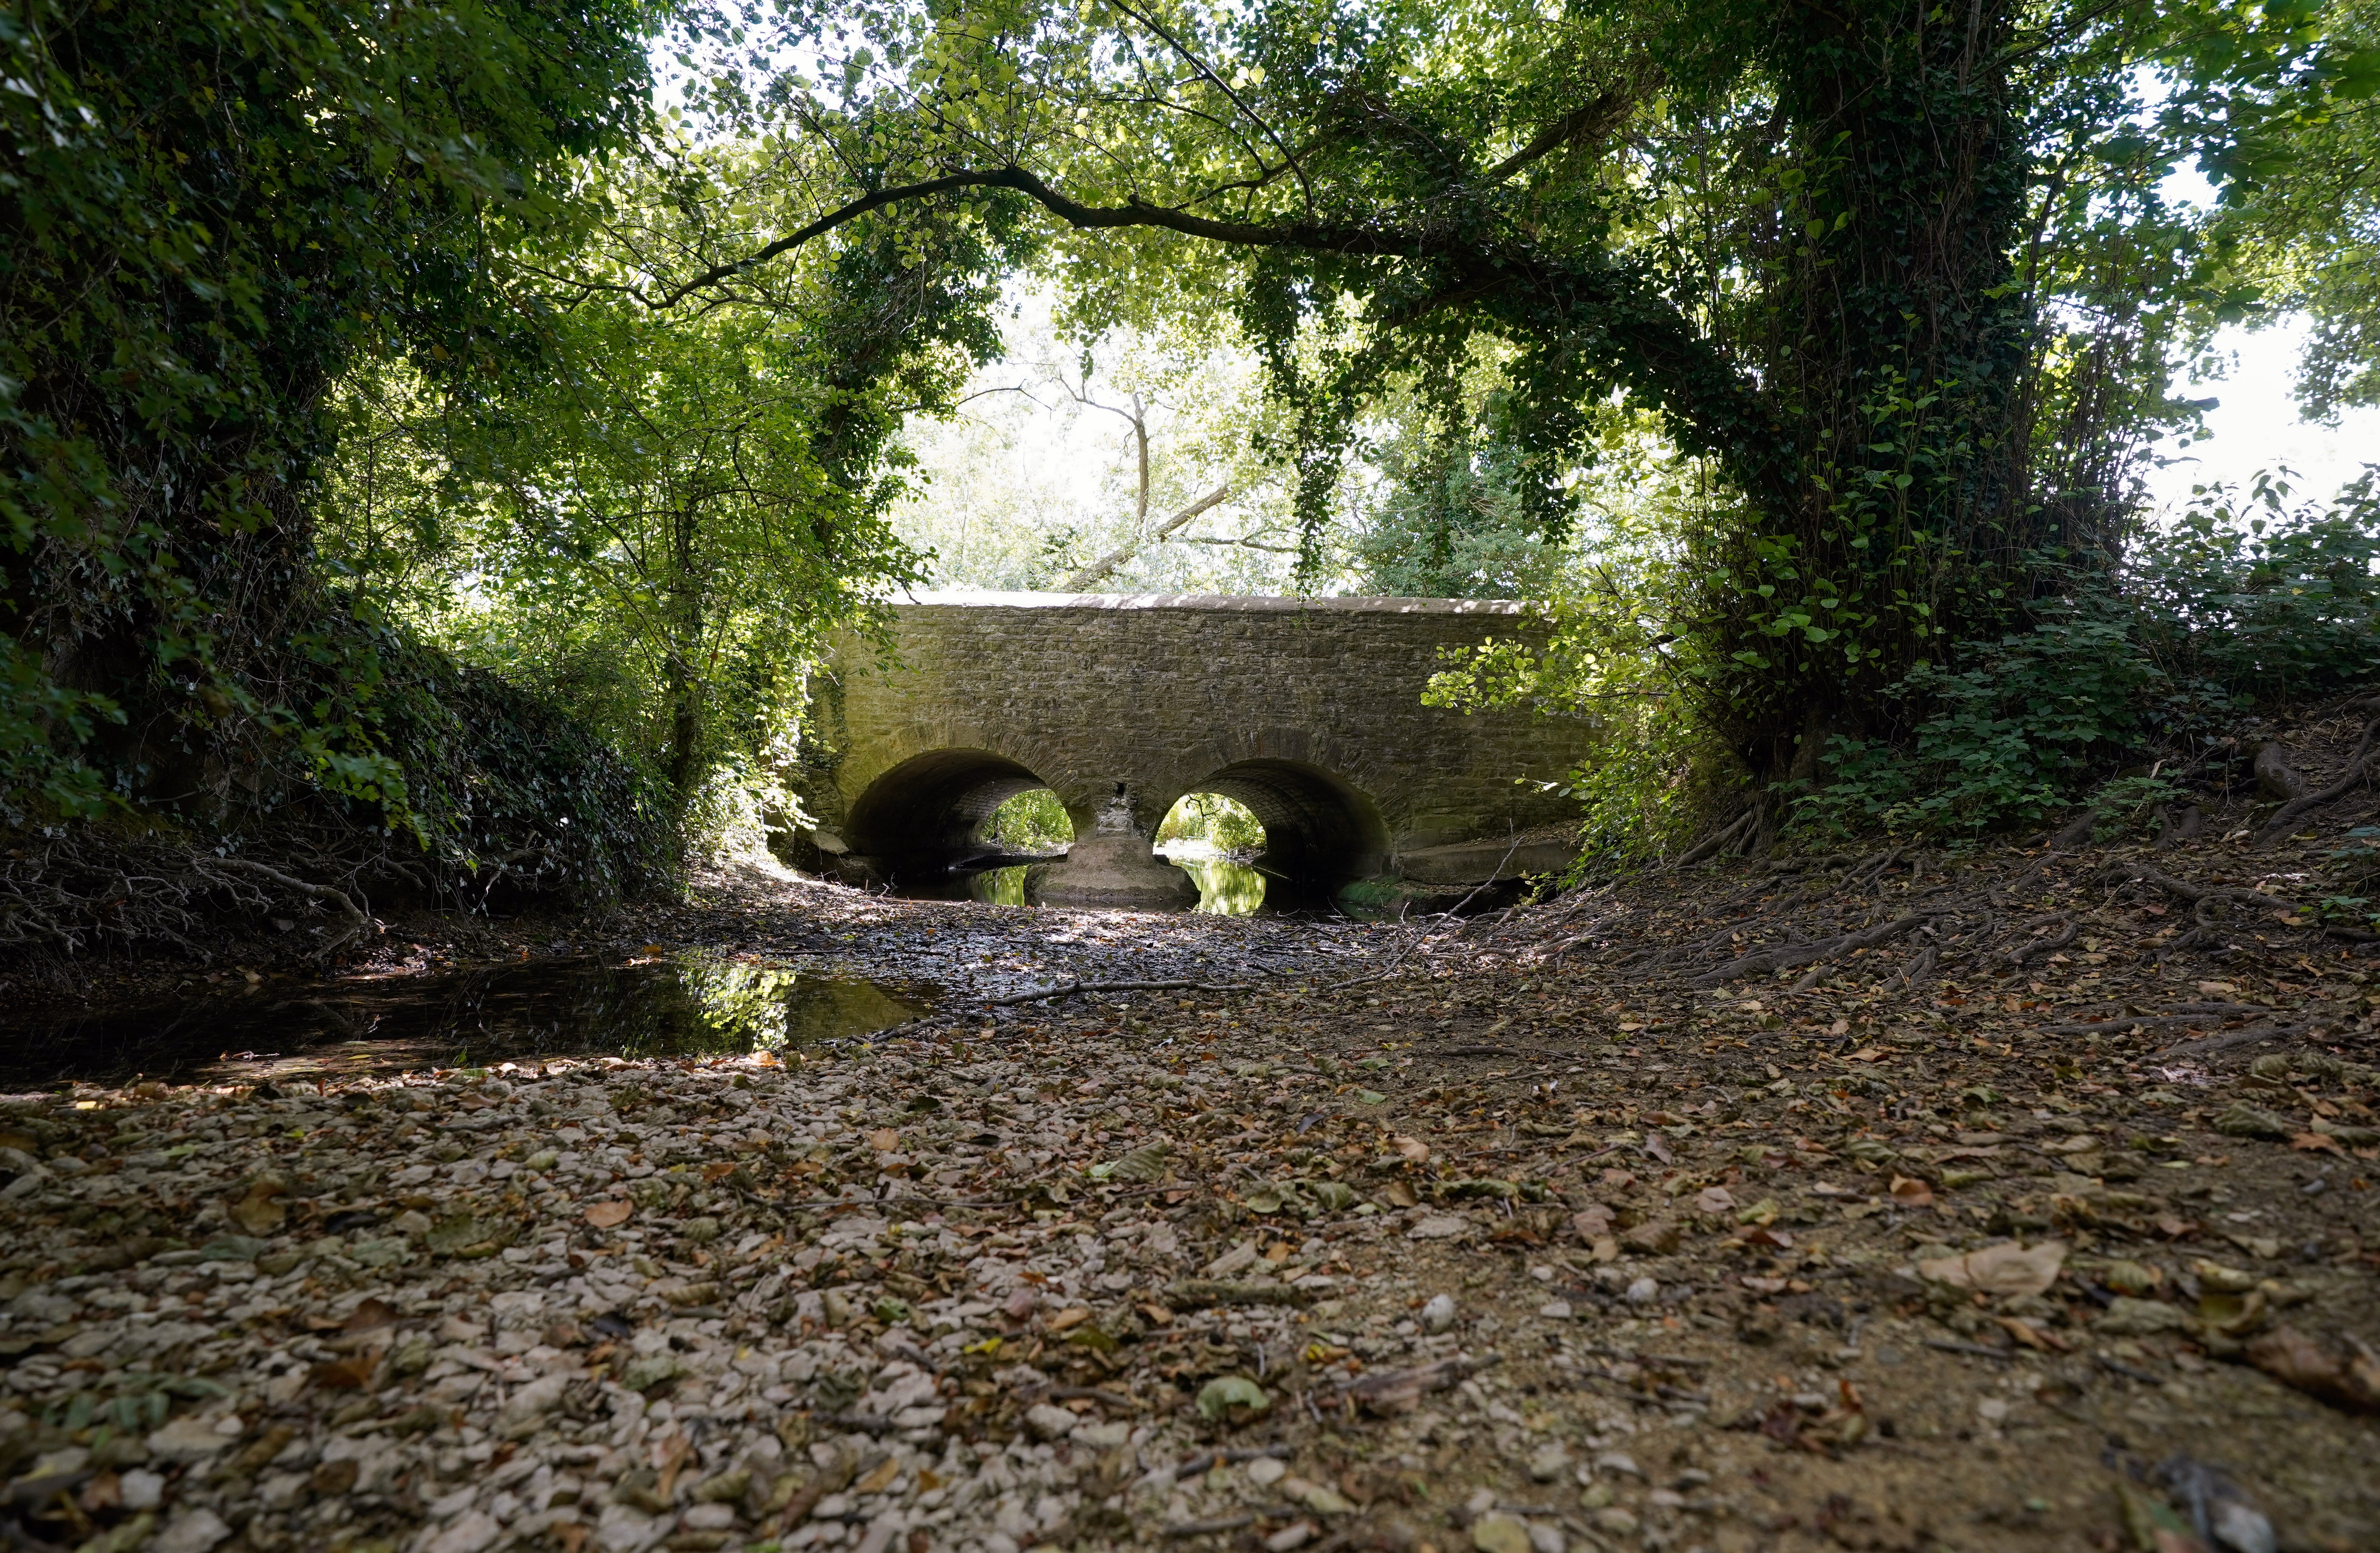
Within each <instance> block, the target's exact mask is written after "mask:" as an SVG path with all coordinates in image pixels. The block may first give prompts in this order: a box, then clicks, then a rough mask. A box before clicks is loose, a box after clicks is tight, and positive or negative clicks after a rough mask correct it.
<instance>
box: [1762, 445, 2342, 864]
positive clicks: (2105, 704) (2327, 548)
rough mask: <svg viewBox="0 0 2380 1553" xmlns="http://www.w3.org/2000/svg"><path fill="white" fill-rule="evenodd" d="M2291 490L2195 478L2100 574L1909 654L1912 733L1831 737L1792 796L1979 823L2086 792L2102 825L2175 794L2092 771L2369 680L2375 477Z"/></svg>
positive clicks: (1827, 817) (1859, 817)
mask: <svg viewBox="0 0 2380 1553" xmlns="http://www.w3.org/2000/svg"><path fill="white" fill-rule="evenodd" d="M2288 496H2289V488H2288V486H2287V485H2286V484H2285V483H2283V482H2282V481H2281V480H2279V479H2275V478H2273V477H2270V476H2264V477H2259V479H2257V480H2256V481H2255V482H2253V486H2252V487H2251V490H2250V491H2249V493H2248V495H2247V497H2246V498H2245V499H2244V500H2243V499H2242V498H2241V497H2240V495H2239V494H2238V493H2236V492H2233V491H2229V490H2228V489H2225V488H2221V487H2215V488H2210V489H2207V490H2204V491H2201V492H2200V493H2199V496H2198V499H2197V500H2196V501H2195V502H2194V503H2193V504H2192V507H2191V509H2190V510H2189V511H2188V512H2187V513H2185V514H2184V515H2183V516H2181V517H2180V519H2179V520H2178V521H2177V522H2176V523H2174V524H2173V525H2172V526H2171V527H2170V528H2166V529H2162V530H2151V531H2149V532H2147V533H2145V534H2143V536H2142V537H2141V539H2140V540H2138V541H2137V543H2136V544H2135V546H2134V548H2133V550H2132V552H2131V554H2130V555H2129V556H2128V557H2127V558H2126V561H2125V563H2124V564H2123V566H2122V567H2121V568H2119V570H2118V571H2117V572H2116V573H2115V574H2114V575H2113V576H2105V575H2102V574H2099V573H2096V572H2083V573H2079V574H2073V576H2074V585H2073V587H2072V588H2071V590H2070V592H2069V593H2067V594H2066V595H2064V596H2060V597H2053V598H2051V599H2048V600H2046V601H2043V602H2042V603H2040V604H2038V605H2036V606H2034V611H2033V613H2034V614H2035V615H2036V616H2037V617H2039V618H2037V623H2036V624H2035V625H2034V627H2033V629H2032V630H2030V631H2027V632H2023V633H2021V634H2015V635H2010V636H2007V637H2001V638H1999V639H1998V640H1997V641H1993V642H1988V643H1974V642H1969V643H1961V644H1959V645H1958V647H1957V648H1956V649H1955V657H1954V664H1955V666H1939V667H1937V666H1935V665H1931V664H1921V665H1920V666H1918V667H1917V668H1916V669H1915V670H1913V671H1912V672H1911V673H1909V674H1908V675H1907V676H1905V677H1904V678H1903V679H1902V680H1901V681H1900V682H1899V684H1897V685H1896V686H1894V687H1893V692H1892V693H1893V695H1894V696H1896V697H1897V698H1900V702H1901V704H1902V705H1904V706H1906V707H1908V708H1909V709H1911V719H1912V726H1911V728H1910V730H1909V731H1908V732H1907V733H1906V734H1904V735H1902V736H1901V737H1900V738H1897V739H1893V740H1884V739H1858V738H1852V737H1847V736H1843V735H1837V736H1836V738H1835V739H1834V740H1833V741H1832V743H1831V745H1830V746H1829V747H1828V752H1827V758H1826V764H1827V767H1828V770H1827V773H1826V775H1825V778H1824V780H1823V783H1822V784H1821V785H1818V786H1817V787H1816V788H1815V791H1811V792H1808V793H1806V794H1804V795H1803V796H1801V797H1800V798H1799V799H1798V800H1797V805H1796V807H1797V813H1798V814H1799V816H1800V817H1801V819H1803V821H1804V822H1805V823H1807V824H1810V825H1812V826H1815V827H1816V828H1818V829H1819V830H1821V831H1830V832H1838V833H1840V832H1843V831H1850V830H1854V829H1868V828H1881V829H1884V830H1888V831H1900V832H1907V833H1914V834H1937V835H1973V834H1975V833H1977V832H1980V831H1986V830H1992V829H1996V828H2001V827H2005V826H2010V825H2016V824H2025V823H2033V822H2036V821H2039V820H2042V819H2046V818H2048V817H2049V816H2051V815H2053V814H2056V813H2058V812H2059V811H2061V810H2064V809H2066V808H2068V807H2071V806H2073V805H2075V804H2076V803H2078V802H2082V801H2083V800H2084V799H2085V798H2086V797H2087V798H2088V801H2089V802H2090V803H2091V805H2092V807H2094V808H2095V809H2096V810H2097V812H2098V815H2099V828H2100V831H2101V833H2102V838H2103V839H2105V838H2106V837H2107V836H2108V835H2112V834H2115V833H2117V832H2119V831H2134V830H2138V829H2139V828H2141V827H2142V826H2143V825H2144V824H2146V823H2147V822H2148V819H2149V818H2150V816H2151V815H2152V813H2153V812H2154V811H2155V808H2157V807H2159V806H2162V805H2163V804H2166V803H2170V802H2175V801H2180V800H2182V799H2184V798H2186V797H2187V795H2188V794H2187V790H2186V789H2185V788H2182V787H2180V786H2178V785H2177V784H2176V783H2174V782H2173V781H2172V780H2171V779H2170V778H2167V777H2161V776H2159V775H2158V774H2157V772H2156V771H2155V770H2151V771H2149V772H2146V773H2141V774H2134V775H2126V776H2119V777H2117V778H2116V779H2115V780H2113V781H2109V782H2106V783H2105V785H2097V784H2098V783H2101V782H2102V780H2103V779H2105V778H2107V776H2108V773H2110V772H2111V771H2114V770H2117V769H2118V768H2119V767H2120V766H2122V765H2124V764H2126V763H2128V762H2131V763H2140V762H2142V761H2143V760H2144V759H2145V758H2149V757H2152V756H2157V757H2162V759H2161V760H2160V761H2159V762H2158V764H2159V766H2160V767H2162V766H2165V765H2174V766H2179V765H2181V764H2185V763H2187V762H2188V761H2189V760H2190V759H2192V758H2195V756H2196V754H2197V753H2198V752H2199V751H2200V750H2201V749H2203V748H2204V746H2206V745H2207V744H2208V743H2209V742H2210V741H2211V740H2212V738H2213V737H2214V736H2215V735H2216V734H2217V733H2218V732H2219V731H2220V729H2221V726H2222V724H2223V722H2224V721H2225V719H2226V718H2227V717H2228V716H2229V715H2231V714H2234V713H2236V712H2239V711H2241V710H2247V709H2249V708H2251V707H2263V708H2266V709H2280V708H2285V707H2287V706H2289V705H2290V704H2292V703H2300V702H2303V701H2306V700H2309V699H2312V698H2320V697H2324V696H2328V695H2333V694H2336V693H2338V692H2339V691H2341V690H2344V689H2347V688H2349V687H2351V686H2358V685H2361V684H2364V683H2367V682H2368V681H2369V680H2370V679H2371V678H2372V677H2373V675H2374V673H2380V580H2375V577H2374V566H2375V564H2380V502H2375V500H2374V480H2373V477H2372V476H2371V475H2369V474H2367V475H2365V476H2364V477H2363V478H2362V479H2359V480H2357V481H2356V482H2355V483H2353V484H2352V485H2350V486H2349V487H2348V488H2347V489H2346V490H2345V491H2341V492H2340V493H2339V495H2338V498H2337V499H2336V500H2335V501H2334V502H2333V503H2330V504H2300V505H2298V506H2296V507H2290V506H2289V504H2288Z"/></svg>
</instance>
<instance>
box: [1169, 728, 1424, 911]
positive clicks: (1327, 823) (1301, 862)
mask: <svg viewBox="0 0 2380 1553" xmlns="http://www.w3.org/2000/svg"><path fill="white" fill-rule="evenodd" d="M1189 791H1190V792H1193V793H1220V794H1221V795H1223V796H1224V797H1226V798H1230V799H1232V800H1233V802H1235V803H1239V804H1242V805H1245V807H1247V809H1248V811H1249V812H1250V813H1251V814H1254V815H1255V816H1256V817H1257V822H1258V823H1260V824H1262V825H1263V826H1264V828H1265V849H1264V852H1263V853H1262V855H1259V856H1258V857H1257V867H1259V868H1262V869H1264V870H1265V871H1266V872H1267V873H1269V874H1270V875H1272V876H1273V877H1274V878H1275V879H1276V880H1283V881H1286V883H1287V885H1288V886H1289V890H1288V893H1291V894H1294V895H1302V896H1313V895H1321V896H1328V895H1329V894H1330V893H1331V892H1334V891H1336V890H1337V889H1338V888H1339V887H1340V886H1341V885H1343V884H1345V883H1347V882H1348V881H1350V880H1358V879H1367V878H1369V877H1371V876H1372V875H1374V874H1377V873H1378V872H1379V871H1380V870H1381V868H1382V867H1384V866H1385V865H1386V863H1387V861H1388V852H1389V828H1388V825H1387V823H1386V822H1385V821H1384V820H1383V819H1381V817H1380V810H1379V806H1378V805H1377V804H1375V803H1374V802H1373V801H1372V799H1371V797H1370V796H1369V795H1366V794H1365V793H1364V792H1363V791H1362V790H1361V789H1359V788H1357V787H1355V786H1354V784H1353V783H1349V782H1348V781H1347V780H1346V779H1345V778H1343V777H1342V776H1340V775H1338V774H1337V773H1336V772H1333V771H1330V770H1326V769H1325V768H1323V767H1321V766H1318V765H1314V764H1311V763H1309V762H1306V761H1303V760H1287V759H1281V758H1255V759H1248V760H1239V761H1234V762H1233V763H1232V764H1231V765H1228V766H1225V767H1223V768H1222V769H1221V770H1218V771H1215V772H1213V773H1212V774H1210V775H1208V777H1207V778H1206V779H1205V780H1203V781H1200V782H1197V783H1193V784H1192V785H1191V786H1190V788H1189Z"/></svg>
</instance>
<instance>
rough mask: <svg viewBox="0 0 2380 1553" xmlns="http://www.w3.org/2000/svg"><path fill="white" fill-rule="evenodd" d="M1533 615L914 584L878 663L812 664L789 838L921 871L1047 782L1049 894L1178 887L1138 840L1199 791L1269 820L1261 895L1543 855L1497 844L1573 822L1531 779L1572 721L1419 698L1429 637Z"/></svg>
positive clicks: (950, 865) (1546, 852)
mask: <svg viewBox="0 0 2380 1553" xmlns="http://www.w3.org/2000/svg"><path fill="white" fill-rule="evenodd" d="M1532 630H1533V627H1532V625H1531V623H1530V622H1528V621H1527V620H1526V619H1525V617H1524V614H1523V612H1522V611H1521V609H1520V607H1519V606H1517V605H1513V604H1509V603H1502V602H1496V601H1480V600H1466V599H1259V598H1234V597H1220V596H1203V595H1172V596H1147V595H1138V596H1135V595H1101V594H1079V595H1075V594H1057V593H983V592H943V593H923V594H918V595H916V596H915V597H914V598H913V599H912V600H910V601H905V602H903V603H902V604H901V605H900V606H899V607H898V609H897V611H896V616H895V626H894V642H895V646H896V650H895V653H894V655H893V657H892V659H891V660H889V661H887V660H880V657H879V655H878V654H877V652H876V651H875V650H874V649H872V648H870V647H869V646H868V645H867V644H865V643H864V642H860V641H856V640H846V641H844V642H843V643H842V644H840V645H839V647H838V649H837V650H836V653H835V656H834V659H833V661H832V663H831V665H830V667H829V671H828V672H827V673H824V674H822V675H820V688H819V694H818V695H817V697H816V698H815V699H814V703H813V706H812V722H813V728H814V729H815V730H816V736H815V737H814V739H813V742H812V746H811V747H810V748H809V749H808V750H807V751H806V752H805V764H804V769H803V772H802V781H801V783H800V785H801V786H802V787H803V788H805V789H806V791H805V792H804V794H803V797H804V802H805V805H806V807H807V808H808V810H809V812H810V814H811V815H812V816H814V817H815V828H814V829H813V830H811V831H807V832H804V833H803V834H802V836H801V837H800V838H799V841H798V843H797V849H798V850H797V855H799V857H800V860H803V861H807V862H811V863H815V864H820V865H823V866H825V867H829V868H831V869H832V870H833V871H835V872H837V873H839V874H840V875H842V876H843V877H844V878H846V879H852V880H870V881H892V882H898V883H900V884H902V885H904V886H905V887H911V888H914V887H917V886H920V885H927V886H930V885H931V883H932V882H933V881H934V880H944V879H949V878H951V877H953V876H954V875H956V874H959V873H963V872H965V871H967V870H969V869H970V868H972V867H983V866H985V865H986V863H987V862H989V861H990V860H991V858H992V857H993V856H994V855H996V848H994V847H993V846H992V845H991V844H990V843H987V842H985V841H984V840H983V839H982V838H981V837H980V835H979V834H978V832H979V831H980V830H981V828H982V826H983V823H984V821H985V820H986V819H988V818H989V817H990V814H991V812H992V810H994V809H995V808H997V807H999V806H1000V805H1001V803H1002V801H1004V800H1005V799H1007V798H1009V797H1010V796H1012V795H1015V794H1017V793H1020V792H1024V791H1026V790H1027V789H1030V788H1036V787H1049V788H1050V789H1052V790H1053V791H1054V792H1055V793H1056V794H1057V795H1058V797H1059V799H1060V801H1061V802H1062V803H1063V804H1064V805H1065V808H1066V813H1067V815H1068V817H1069V818H1070V819H1072V820H1073V821H1074V826H1075V844H1074V846H1073V847H1072V849H1071V850H1070V852H1069V853H1068V855H1067V856H1066V858H1065V860H1064V861H1063V862H1062V863H1060V864H1057V865H1055V866H1054V867H1049V868H1047V869H1046V870H1045V871H1044V872H1042V873H1040V874H1038V875H1037V876H1036V892H1037V894H1038V898H1040V899H1044V900H1049V901H1053V902H1064V903H1069V904H1113V905H1135V906H1156V905H1171V904H1185V903H1186V902H1188V901H1193V900H1195V899H1196V891H1195V889H1194V888H1192V886H1191V884H1190V881H1189V880H1188V877H1187V876H1186V875H1185V874H1184V873H1183V872H1182V870H1180V869H1178V868H1174V867H1170V866H1168V865H1166V864H1165V863H1164V862H1163V861H1162V860H1161V859H1159V858H1155V857H1153V856H1152V855H1151V854H1150V851H1149V843H1150V840H1151V838H1152V837H1153V836H1154V834H1155V832H1156V830H1157V827H1158V825H1159V823H1160V821H1161V820H1162V819H1164V817H1165V813H1166V811H1167V810H1168V809H1169V808H1171V807H1172V805H1173V803H1174V801H1175V800H1176V799H1178V798H1180V797H1182V796H1183V795H1184V794H1188V793H1199V792H1206V793H1220V794H1224V795H1228V796H1230V797H1232V798H1235V799H1237V800H1238V801H1239V802H1241V803H1243V804H1245V805H1246V806H1247V807H1249V808H1250V809H1251V810H1253V811H1254V812H1255V813H1256V816H1257V819H1260V820H1262V821H1263V822H1264V827H1265V835H1266V841H1267V847H1266V851H1265V853H1264V855H1263V856H1262V857H1260V858H1259V859H1258V860H1257V862H1258V866H1259V867H1262V868H1264V869H1266V870H1267V871H1268V872H1269V874H1271V875H1272V876H1273V878H1274V880H1276V882H1275V884H1274V887H1273V888H1274V891H1275V892H1276V894H1280V893H1288V894H1292V895H1303V896H1313V895H1318V894H1328V893H1329V892H1335V891H1337V890H1338V889H1340V888H1342V886H1344V885H1346V884H1348V883H1350V882H1352V881H1354V880H1361V879H1367V878H1402V879H1405V880H1414V881H1416V882H1420V883H1435V884H1451V883H1457V882H1474V881H1478V880H1488V879H1490V878H1493V877H1498V876H1499V874H1502V875H1504V876H1510V875H1512V874H1514V873H1517V872H1520V871H1523V870H1527V871H1532V872H1534V871H1541V870H1544V869H1547V868H1548V867H1559V866H1560V864H1561V863H1562V862H1563V861H1565V860H1566V859H1567V857H1568V855H1569V850H1568V848H1567V846H1566V845H1565V844H1564V843H1562V842H1561V841H1560V840H1559V839H1538V840H1536V841H1535V842H1533V843H1524V845H1522V846H1521V847H1520V848H1518V849H1517V850H1513V849H1512V838H1513V837H1514V836H1515V835H1516V834H1517V833H1520V832H1525V831H1533V830H1544V829H1545V828H1548V827H1560V826H1564V825H1566V824H1568V823H1571V822H1574V819H1575V816H1576V813H1577V809H1576V806H1575V805H1574V804H1573V802H1571V801H1569V800H1566V799H1564V798H1562V797H1560V795H1558V794H1557V793H1555V792H1552V791H1548V789H1547V788H1546V787H1545V786H1543V785H1541V784H1543V783H1555V782H1558V781H1559V780H1560V778H1561V777H1562V776H1563V775H1564V773H1565V772H1566V771H1568V770H1571V769H1572V768H1573V767H1574V766H1575V765H1576V764H1577V763H1578V761H1579V760H1580V759H1581V758H1582V757H1583V756H1584V755H1585V752H1586V750H1587V748H1588V747H1589V745H1590V743H1591V731H1590V729H1589V727H1588V725H1587V724H1585V723H1584V722H1574V721H1567V720H1564V721H1550V720H1545V719H1536V718H1533V717H1531V716H1529V715H1528V714H1525V713H1513V712H1488V713H1475V714H1471V715H1467V716H1466V715H1464V714H1462V713H1459V712H1455V711H1451V710H1444V709H1442V708H1437V707H1427V706H1424V705H1423V704H1422V700H1421V697H1422V691H1423V689H1424V687H1425V686H1427V683H1428V680H1429V677H1430V675H1431V674H1432V673H1435V672H1436V671H1437V670H1438V669H1439V667H1440V666H1441V656H1440V655H1441V651H1442V649H1446V648H1449V647H1456V646H1463V645H1469V644H1474V643H1477V642H1479V641H1482V640H1484V639H1486V638H1487V637H1490V636H1496V637H1512V636H1515V635H1525V634H1529V633H1530V632H1531V631H1532ZM1508 850H1510V851H1512V855H1511V856H1510V857H1509V859H1507V858H1506V853H1507V852H1508ZM1500 865H1501V867H1500ZM1284 884H1285V885H1286V886H1287V887H1288V888H1287V890H1286V891H1284V890H1283V886H1284Z"/></svg>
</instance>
